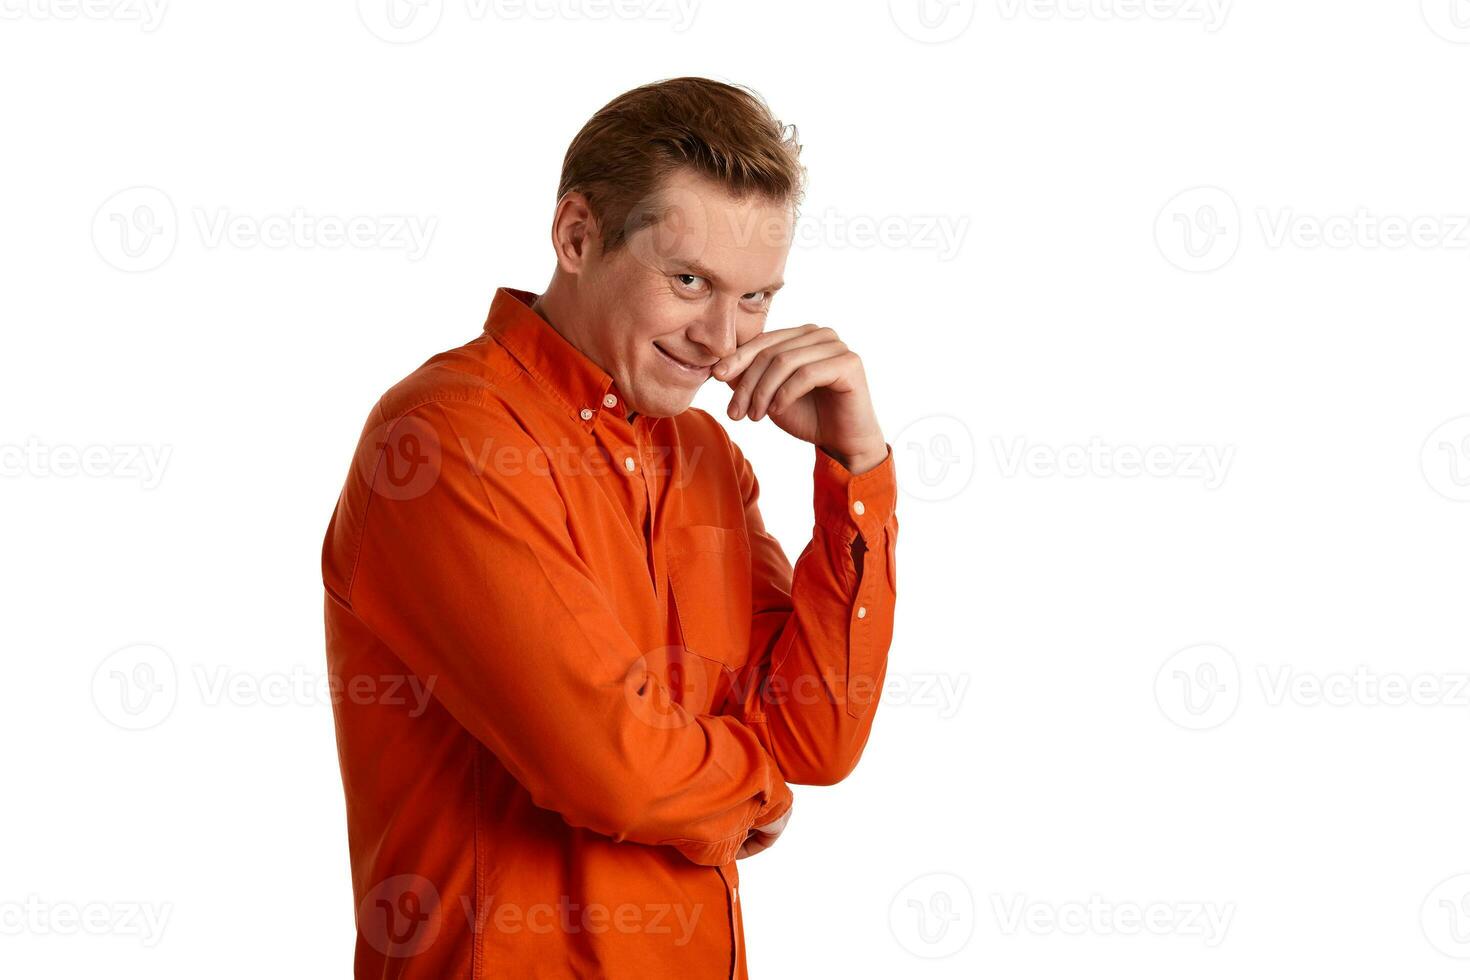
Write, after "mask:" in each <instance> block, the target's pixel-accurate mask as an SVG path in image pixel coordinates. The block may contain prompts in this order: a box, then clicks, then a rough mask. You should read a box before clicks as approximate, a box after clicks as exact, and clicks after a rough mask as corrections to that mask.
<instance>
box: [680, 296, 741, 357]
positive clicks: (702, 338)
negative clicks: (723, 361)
mask: <svg viewBox="0 0 1470 980" xmlns="http://www.w3.org/2000/svg"><path fill="white" fill-rule="evenodd" d="M737 312H738V305H737V304H736V303H731V302H724V303H711V304H710V305H709V307H708V309H706V310H705V313H704V315H703V316H702V317H700V318H699V320H698V322H696V323H693V324H691V325H690V327H689V330H688V336H689V339H690V340H692V341H694V342H696V343H698V344H701V345H702V346H703V347H704V348H705V349H706V350H708V351H709V352H710V353H711V354H713V355H714V356H715V357H729V356H730V355H731V354H733V353H735V347H736V342H735V316H736V313H737Z"/></svg>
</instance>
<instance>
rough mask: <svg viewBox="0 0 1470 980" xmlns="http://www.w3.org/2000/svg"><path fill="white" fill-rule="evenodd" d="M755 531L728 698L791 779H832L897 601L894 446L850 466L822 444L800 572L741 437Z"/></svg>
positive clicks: (872, 701) (873, 694) (855, 731)
mask: <svg viewBox="0 0 1470 980" xmlns="http://www.w3.org/2000/svg"><path fill="white" fill-rule="evenodd" d="M731 446H732V447H734V452H735V454H736V462H737V466H738V467H739V471H740V482H741V491H742V493H743V495H744V499H745V522H746V530H747V532H748V534H749V538H750V542H751V559H752V575H753V579H754V581H753V591H752V595H753V600H754V601H753V623H752V631H751V654H750V659H749V662H748V664H747V666H746V667H745V668H744V670H743V671H742V673H741V677H740V679H739V683H738V684H737V685H735V688H734V690H735V694H734V695H733V697H734V698H735V699H738V702H739V703H738V704H734V705H727V706H726V708H725V710H727V711H734V712H735V713H736V714H737V716H738V717H740V718H742V719H744V720H745V721H746V722H747V723H748V724H750V725H751V726H752V727H753V728H755V729H756V731H757V732H758V733H759V734H760V735H761V737H762V741H763V743H764V744H765V745H766V747H767V748H768V749H769V750H770V752H771V754H772V755H773V756H775V758H776V761H777V763H778V764H779V765H780V767H781V772H782V773H783V775H784V776H785V777H786V779H787V780H789V781H790V782H793V783H804V784H812V785H827V784H830V783H835V782H839V781H841V780H842V779H844V778H846V776H847V775H848V773H850V772H851V771H852V769H853V767H855V766H856V765H857V762H858V759H859V758H860V757H861V755H862V751H863V747H864V746H865V745H866V744H867V740H868V735H869V733H870V732H871V730H872V725H873V716H874V713H875V712H876V711H877V708H878V701H879V692H880V691H881V689H882V686H883V680H884V677H885V676H886V675H887V669H888V647H889V644H890V642H891V641H892V638H893V616H894V607H895V604H896V601H897V594H898V593H897V578H896V570H895V566H894V558H895V548H896V544H897V541H898V515H897V511H896V501H897V489H898V488H897V479H896V476H895V474H894V463H893V451H892V447H891V446H889V447H887V448H888V455H887V456H886V457H885V458H884V460H883V462H882V463H879V464H878V465H877V466H876V467H874V468H873V469H871V470H867V471H865V472H863V473H861V474H858V475H853V474H852V473H851V472H849V471H848V470H847V468H846V467H844V466H843V465H842V464H841V463H840V462H838V461H837V460H836V459H834V458H833V457H832V456H830V455H828V454H827V453H826V452H825V451H824V450H822V449H821V448H820V447H814V449H815V452H816V459H815V465H814V469H813V508H814V514H815V522H814V526H813V529H812V537H811V540H810V541H808V542H807V545H806V547H805V548H804V549H803V550H802V552H801V555H800V556H799V557H798V558H797V561H796V568H795V571H794V572H793V570H792V568H791V565H790V564H789V563H788V561H787V559H786V555H785V553H784V552H783V551H782V549H781V545H780V543H779V542H778V541H777V540H776V539H775V538H774V537H773V536H772V535H771V534H770V533H769V532H768V531H767V530H766V527H765V523H764V521H763V520H762V518H761V514H760V507H759V504H758V499H759V497H760V484H759V482H758V481H757V480H756V477H755V473H754V471H753V470H752V469H751V466H750V463H749V462H748V461H747V460H746V459H745V456H744V454H743V453H741V452H740V450H739V448H738V447H735V446H734V443H731Z"/></svg>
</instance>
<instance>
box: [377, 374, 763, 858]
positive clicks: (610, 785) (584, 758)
mask: <svg viewBox="0 0 1470 980" xmlns="http://www.w3.org/2000/svg"><path fill="white" fill-rule="evenodd" d="M492 411H493V410H492V409H490V408H487V407H484V406H479V405H476V404H474V403H471V402H458V401H445V402H434V403H430V404H426V405H423V406H421V407H419V408H417V409H415V410H413V411H412V412H409V413H407V414H406V415H404V416H403V417H402V418H400V419H398V420H397V421H395V422H394V423H393V428H392V430H391V431H389V433H388V434H387V436H386V437H385V438H384V439H383V440H382V441H383V444H384V445H386V446H388V447H389V448H390V449H391V448H392V447H393V446H395V445H398V446H400V447H402V448H404V449H405V450H407V451H408V452H409V453H420V454H423V453H422V447H425V446H430V445H433V444H437V447H438V454H439V460H438V464H437V465H438V472H437V475H434V477H433V478H432V479H431V480H427V481H425V480H423V479H417V480H416V481H414V484H411V485H409V486H410V490H409V491H408V492H405V491H403V490H402V489H400V488H399V487H398V486H397V485H394V484H391V483H387V482H384V479H383V478H380V477H379V476H378V475H377V474H378V472H379V471H380V470H381V471H383V472H388V470H389V469H390V468H391V467H392V466H393V464H394V463H395V460H394V459H392V458H387V459H384V458H381V457H380V459H379V461H378V464H377V466H376V468H375V469H374V470H373V472H374V474H375V475H374V477H373V484H374V486H373V492H372V495H371V499H370V501H369V503H368V507H367V515H366V518H365V520H364V526H363V531H362V544H361V550H360V552H359V556H358V559H357V563H356V566H355V569H354V572H353V576H352V584H351V587H350V590H349V603H350V607H351V609H352V612H353V613H354V615H356V616H357V617H358V618H359V619H360V620H361V621H362V622H363V623H364V624H366V626H367V627H368V628H369V629H371V630H372V631H373V632H374V634H375V635H376V636H378V637H379V638H380V639H381V640H382V642H384V643H385V644H386V645H387V646H388V647H389V649H391V650H392V651H393V652H394V653H395V654H396V655H397V656H398V657H399V658H400V659H402V660H403V661H404V663H405V664H406V665H407V666H408V667H409V669H411V670H413V671H414V672H415V673H416V674H418V675H419V676H420V677H422V678H424V679H425V680H426V682H427V681H429V680H430V679H432V683H433V688H432V690H433V693H434V696H435V697H436V698H438V699H439V700H440V701H441V702H442V703H443V704H444V706H445V708H446V709H447V710H448V711H449V712H450V713H451V714H452V715H453V716H454V717H455V719H456V720H458V722H459V723H460V724H461V725H463V726H464V727H465V729H467V730H468V731H469V732H470V734H471V735H473V736H474V737H475V738H476V739H478V740H479V741H480V742H482V743H483V744H484V745H485V746H486V747H487V748H488V749H489V750H490V751H491V752H493V753H494V754H495V755H496V757H497V758H498V759H499V760H500V761H501V763H502V764H504V766H505V767H506V769H507V770H508V771H509V772H510V774H511V775H512V776H513V777H514V778H515V779H516V780H518V781H519V782H520V783H521V784H522V785H523V786H524V787H526V789H527V790H528V791H529V793H530V795H531V797H532V799H533V801H534V802H535V803H536V805H538V806H541V807H543V808H545V809H549V810H553V811H556V812H557V813H559V814H561V816H562V818H563V819H564V820H566V822H567V823H569V824H571V825H573V826H578V827H585V828H588V829H590V830H592V831H595V832H597V833H600V834H604V835H607V836H609V837H611V838H613V839H614V840H617V841H624V840H626V841H632V842H636V843H640V844H652V845H660V844H667V845H671V846H674V847H677V848H678V849H679V850H680V851H681V852H682V853H683V854H684V855H685V856H686V857H688V858H689V859H690V860H692V861H694V862H695V863H698V864H710V865H720V864H725V863H728V862H729V861H731V860H734V858H735V854H736V851H737V850H738V848H739V846H740V844H741V842H742V841H743V840H744V839H745V836H746V835H747V833H748V831H749V829H750V828H751V827H752V826H760V825H764V824H767V823H769V822H771V821H772V820H775V819H777V818H778V817H779V816H780V815H781V814H782V813H784V812H785V811H786V808H787V807H789V806H790V805H791V789H790V787H789V786H788V785H787V784H786V782H785V780H784V779H783V778H782V775H781V773H780V770H779V768H778V767H777V765H776V763H775V760H774V759H772V757H771V756H770V754H769V753H768V752H767V751H766V749H765V748H764V746H763V745H762V744H761V742H760V739H759V737H758V736H757V734H756V733H755V732H754V731H752V730H751V729H750V728H749V727H747V726H746V725H745V724H744V723H743V722H742V721H741V720H740V719H739V718H736V717H732V716H725V715H721V716H716V715H698V716H696V715H693V714H691V713H689V712H688V711H687V710H686V709H684V708H683V707H682V706H680V705H679V704H677V703H676V702H675V701H674V699H673V697H672V695H671V693H670V691H669V690H668V688H667V687H666V686H665V685H664V684H663V683H661V682H660V680H659V679H658V677H657V676H655V674H653V673H652V672H648V671H646V670H644V669H643V663H644V662H643V659H642V651H641V650H640V649H639V647H638V644H637V643H636V641H635V640H634V639H633V638H632V637H631V636H630V635H629V634H628V633H627V631H626V630H625V629H624V628H623V626H622V625H621V624H620V622H619V621H618V619H617V617H616V615H615V613H614V611H613V610H612V609H611V608H610V607H609V603H608V600H607V598H606V596H605V594H604V593H603V591H602V590H601V588H600V587H599V586H598V585H597V583H596V582H595V581H594V579H593V578H592V576H591V573H590V571H589V569H588V568H587V566H586V565H585V563H584V562H583V561H582V560H581V558H580V557H579V556H578V554H577V553H576V551H575V548H574V546H573V543H572V540H571V535H570V533H569V531H568V528H567V514H566V510H565V506H564V504H563V502H562V498H561V495H560V493H558V492H557V490H556V488H555V485H554V482H553V481H552V479H551V478H550V476H549V474H548V473H547V471H546V469H545V466H544V463H545V461H546V456H545V455H544V454H541V455H540V457H539V458H540V460H541V461H542V463H543V466H542V467H541V468H540V469H539V470H538V469H537V467H536V466H535V465H534V464H533V463H532V462H531V461H532V460H534V459H535V458H536V457H537V446H536V444H535V443H534V442H533V441H532V440H531V438H530V437H529V436H527V435H526V434H525V433H523V432H522V431H521V430H520V429H519V428H518V427H515V426H514V425H512V424H505V425H497V426H496V427H495V431H493V432H492V431H490V429H489V428H488V427H487V424H486V421H485V419H486V418H487V416H488V415H489V413H491V412H492ZM500 430H508V431H500ZM410 436H412V441H410ZM484 446H489V447H492V448H491V450H490V452H489V454H488V455H485V454H483V453H482V454H481V455H478V456H477V455H472V447H484ZM506 447H510V449H509V451H508V450H507V448H506ZM507 451H508V452H509V455H505V454H506V453H507ZM423 455H427V454H423ZM403 458H406V457H405V455H404V453H400V454H399V461H401V460H402V459H403ZM505 459H515V460H518V461H519V465H499V462H500V461H504V460H505Z"/></svg>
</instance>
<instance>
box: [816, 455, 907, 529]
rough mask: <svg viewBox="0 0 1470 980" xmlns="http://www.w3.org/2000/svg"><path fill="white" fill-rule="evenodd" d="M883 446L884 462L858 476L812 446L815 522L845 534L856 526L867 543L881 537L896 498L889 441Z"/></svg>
mask: <svg viewBox="0 0 1470 980" xmlns="http://www.w3.org/2000/svg"><path fill="white" fill-rule="evenodd" d="M884 447H885V448H886V449H887V450H888V455H887V456H885V457H884V458H883V462H881V463H879V464H878V465H877V466H875V467H873V468H872V469H870V470H868V471H867V472H865V473H860V474H858V475H857V476H854V475H853V474H852V471H850V470H849V469H848V468H847V467H846V466H843V465H842V464H841V463H839V462H838V461H837V460H836V459H835V458H834V457H833V456H831V455H829V454H828V453H827V452H826V450H824V449H822V447H821V446H817V447H815V449H816V465H815V467H814V468H813V471H812V488H813V501H812V502H813V508H814V511H815V513H816V520H817V523H818V524H820V525H822V526H823V527H825V528H827V529H828V530H830V531H833V532H835V533H837V534H841V535H844V536H846V537H850V536H851V532H852V531H854V530H856V531H857V533H859V534H861V535H862V536H863V541H864V542H865V543H867V544H868V545H870V546H871V545H872V544H873V542H875V541H877V540H879V539H880V535H881V534H882V531H883V527H884V526H885V525H886V524H887V523H888V520H889V518H891V517H892V516H893V511H894V507H895V505H896V503H897V498H898V478H897V476H896V474H895V473H894V466H893V447H892V446H891V445H889V444H888V443H884Z"/></svg>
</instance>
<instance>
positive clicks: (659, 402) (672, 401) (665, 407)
mask: <svg viewBox="0 0 1470 980" xmlns="http://www.w3.org/2000/svg"><path fill="white" fill-rule="evenodd" d="M697 390H698V389H691V390H690V391H689V392H688V393H687V394H683V393H679V394H675V393H668V394H665V395H664V396H663V397H661V398H658V399H654V400H651V401H650V402H649V403H648V404H645V405H636V406H633V409H634V411H636V412H637V413H638V414H639V415H646V416H648V417H649V418H654V419H663V418H670V417H672V416H675V415H679V414H680V413H682V412H685V411H688V409H689V406H690V405H693V404H694V393H695V391H697Z"/></svg>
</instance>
